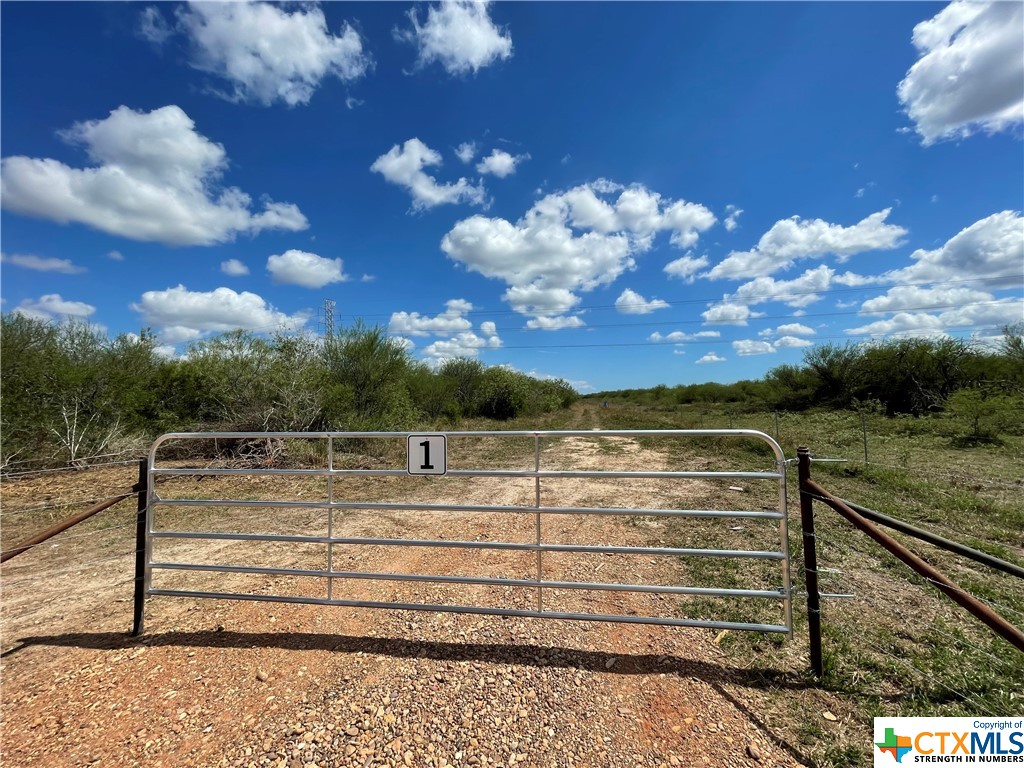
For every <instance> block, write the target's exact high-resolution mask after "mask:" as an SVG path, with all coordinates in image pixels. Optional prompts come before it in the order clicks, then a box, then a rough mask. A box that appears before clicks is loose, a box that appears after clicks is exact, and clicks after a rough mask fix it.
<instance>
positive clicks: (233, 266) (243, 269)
mask: <svg viewBox="0 0 1024 768" xmlns="http://www.w3.org/2000/svg"><path fill="white" fill-rule="evenodd" d="M220 271H221V272H223V273H224V274H225V275H230V276H231V277H241V276H242V275H248V274H249V268H248V267H247V266H245V264H243V263H242V262H241V261H239V260H238V259H228V260H227V261H222V262H221V263H220Z"/></svg>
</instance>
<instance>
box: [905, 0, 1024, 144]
mask: <svg viewBox="0 0 1024 768" xmlns="http://www.w3.org/2000/svg"><path fill="white" fill-rule="evenodd" d="M1022 26H1024V4H1021V3H1020V2H974V1H973V0H971V1H970V2H968V1H967V0H954V2H952V3H950V4H949V5H947V6H946V7H945V8H943V9H942V10H941V11H939V12H938V13H937V14H936V15H935V16H934V17H932V18H931V19H928V20H927V21H922V22H921V23H920V24H918V25H917V26H916V27H914V33H913V42H914V47H915V48H917V50H918V52H919V54H920V58H919V59H918V60H917V62H915V63H914V65H913V66H912V67H911V68H910V71H908V72H907V75H906V77H905V78H904V79H903V80H902V82H900V84H899V87H898V88H897V93H898V94H899V97H900V101H901V102H902V104H903V106H904V108H905V109H906V112H907V115H909V117H910V119H911V120H913V121H914V126H915V128H916V129H917V132H918V134H919V135H920V136H921V140H922V143H923V144H925V145H928V144H932V143H934V142H936V141H940V140H942V139H949V138H956V137H966V136H970V135H971V134H972V133H976V132H978V131H979V130H981V131H985V132H987V133H995V132H997V131H1003V130H1007V129H1009V128H1012V127H1014V126H1018V125H1020V124H1021V123H1022V122H1024V88H1022V83H1024V34H1022V33H1021V28H1022Z"/></svg>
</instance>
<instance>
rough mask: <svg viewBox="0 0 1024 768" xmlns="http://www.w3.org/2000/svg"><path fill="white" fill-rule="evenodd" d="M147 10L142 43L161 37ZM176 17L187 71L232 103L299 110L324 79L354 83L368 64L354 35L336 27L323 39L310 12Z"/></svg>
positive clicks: (197, 9)
mask: <svg viewBox="0 0 1024 768" xmlns="http://www.w3.org/2000/svg"><path fill="white" fill-rule="evenodd" d="M152 11H153V9H152V8H147V9H146V11H144V12H143V27H144V30H145V29H149V30H151V31H150V33H149V35H147V36H148V37H150V39H153V37H154V36H159V35H162V34H164V32H163V31H162V29H161V28H160V27H159V25H154V24H153V23H152V22H153V16H152ZM147 14H148V16H147ZM147 18H148V20H149V23H148V25H147ZM177 18H178V25H179V27H180V29H181V30H182V31H183V32H184V33H185V34H186V35H188V37H189V40H190V43H191V64H192V66H193V67H195V68H196V69H198V70H200V71H202V72H206V73H208V74H211V75H214V76H215V77H218V78H221V79H223V80H226V81H227V82H228V84H229V87H230V90H228V91H220V92H218V93H219V95H222V96H224V97H225V98H228V99H230V100H232V101H247V102H254V103H257V104H263V105H270V104H273V103H274V102H276V101H281V102H283V103H285V104H287V105H288V106H291V107H293V106H296V105H298V104H307V103H309V100H310V98H312V96H313V93H314V92H315V91H316V89H317V87H319V85H320V83H321V81H322V80H323V79H324V78H327V77H336V78H338V79H339V80H342V81H346V82H347V81H352V80H357V79H358V78H360V77H362V76H363V75H364V74H365V73H366V71H367V69H368V68H369V67H370V65H371V60H370V57H369V55H368V54H367V53H366V52H365V51H364V50H363V41H362V39H361V38H360V37H359V33H358V32H356V30H355V29H353V28H352V27H351V26H350V25H349V24H343V25H342V26H341V28H340V29H339V30H338V34H337V35H333V34H331V32H330V30H328V28H327V20H326V19H325V18H324V13H323V11H322V10H320V8H318V7H316V6H315V5H305V4H304V5H302V6H299V7H297V8H296V9H295V10H292V11H288V10H285V8H284V7H282V6H280V5H278V4H272V3H245V2H237V3H207V2H198V3H191V4H189V6H188V7H187V8H180V9H179V10H178V12H177ZM153 30H156V32H155V33H154V32H153ZM143 34H144V35H145V34H146V33H145V31H144V33H143Z"/></svg>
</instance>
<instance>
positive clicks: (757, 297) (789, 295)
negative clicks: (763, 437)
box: [360, 273, 1024, 318]
mask: <svg viewBox="0 0 1024 768" xmlns="http://www.w3.org/2000/svg"><path fill="white" fill-rule="evenodd" d="M1011 279H1024V273H1014V274H1007V275H990V276H988V277H971V278H962V279H956V280H939V281H936V280H927V281H921V282H907V283H901V282H895V281H890V282H885V283H872V284H871V285H863V286H854V287H850V288H827V289H824V290H817V291H816V290H806V291H787V292H785V293H758V294H750V295H749V296H743V297H739V296H736V295H732V296H730V297H729V298H725V296H721V297H716V296H706V297H703V298H696V299H674V300H671V301H665V303H666V304H668V305H670V306H682V305H685V304H709V303H718V304H739V305H747V304H750V303H753V302H761V301H784V300H786V299H795V298H799V297H801V296H832V295H835V294H843V293H863V292H864V291H870V290H872V289H873V288H885V287H890V288H891V287H898V288H902V287H918V286H924V285H932V286H934V285H960V284H962V283H990V282H999V281H1002V280H1011ZM645 306H647V304H639V303H631V304H589V305H588V304H584V305H567V306H561V307H558V306H555V307H547V308H546V310H547V311H550V312H552V313H559V312H580V311H583V310H600V309H623V308H633V307H645ZM392 314H393V313H391V312H383V313H376V314H361V315H360V316H361V317H363V318H368V317H391V315H392ZM461 314H462V315H523V314H524V313H522V312H519V311H517V310H514V309H497V310H485V309H472V310H469V311H468V312H463V313H461Z"/></svg>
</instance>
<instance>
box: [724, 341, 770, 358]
mask: <svg viewBox="0 0 1024 768" xmlns="http://www.w3.org/2000/svg"><path fill="white" fill-rule="evenodd" d="M732 348H733V349H735V350H736V354H737V355H740V356H741V357H747V356H750V355H770V354H772V353H774V352H775V347H774V346H773V345H772V344H771V343H770V342H767V341H754V340H752V339H740V340H738V341H734V342H733V343H732Z"/></svg>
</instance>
